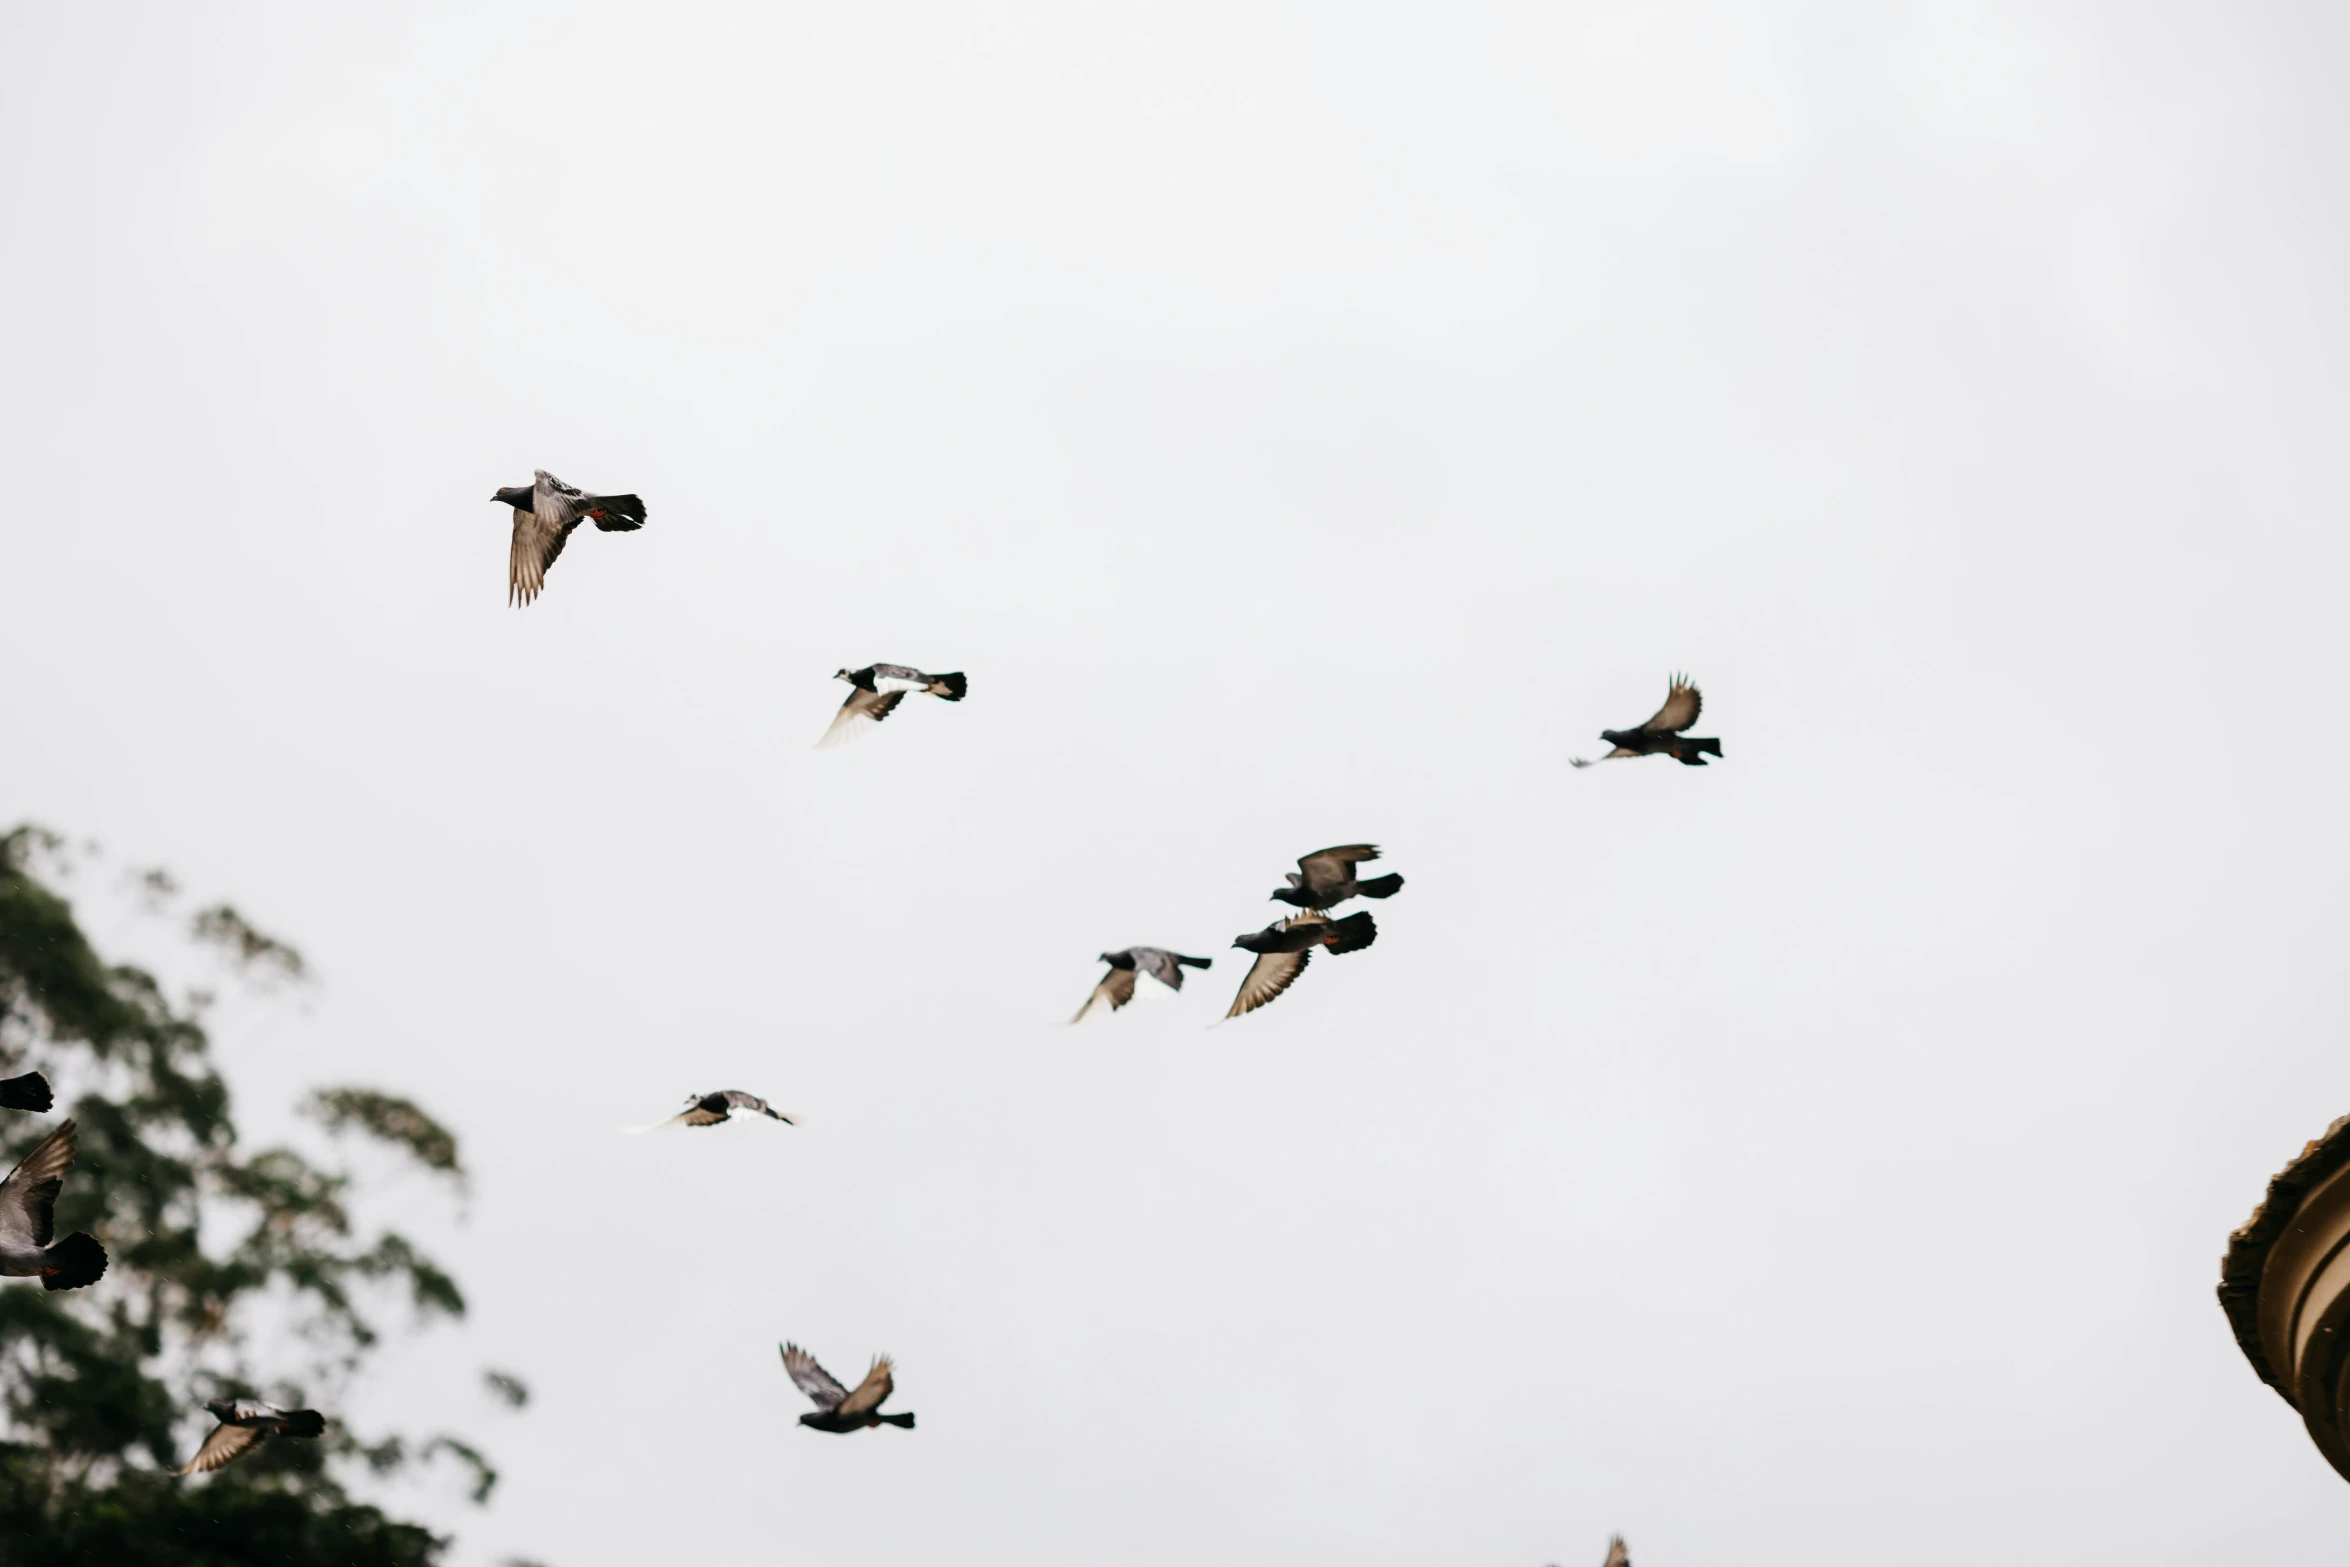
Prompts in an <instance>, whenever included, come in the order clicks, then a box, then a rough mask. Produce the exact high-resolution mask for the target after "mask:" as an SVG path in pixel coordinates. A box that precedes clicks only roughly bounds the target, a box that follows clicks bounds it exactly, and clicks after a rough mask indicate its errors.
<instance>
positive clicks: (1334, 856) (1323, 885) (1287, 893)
mask: <svg viewBox="0 0 2350 1567" xmlns="http://www.w3.org/2000/svg"><path fill="white" fill-rule="evenodd" d="M1377 858H1379V851H1378V850H1377V849H1376V848H1374V847H1372V846H1371V845H1370V844H1367V843H1348V844H1341V845H1340V846H1339V847H1337V848H1335V849H1317V850H1315V851H1314V852H1313V853H1311V854H1309V855H1307V856H1306V857H1305V858H1304V859H1302V860H1299V861H1298V862H1297V869H1296V870H1295V871H1293V872H1291V873H1290V876H1289V885H1288V886H1286V887H1276V888H1274V889H1273V896H1274V897H1276V898H1279V899H1280V900H1281V901H1282V902H1283V903H1289V904H1294V905H1296V906H1297V907H1298V908H1301V909H1327V908H1330V907H1332V906H1334V905H1336V904H1340V903H1344V902H1345V901H1346V900H1347V899H1349V898H1352V897H1355V896H1357V895H1358V894H1359V895H1360V896H1362V897H1366V898H1392V897H1394V896H1395V895H1396V894H1397V893H1399V892H1401V891H1403V878H1402V877H1401V876H1374V877H1372V878H1371V879H1370V880H1369V881H1357V880H1355V867H1356V866H1357V865H1359V864H1361V863H1362V862H1363V861H1365V860H1375V859H1377Z"/></svg>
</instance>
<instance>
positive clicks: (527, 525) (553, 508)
mask: <svg viewBox="0 0 2350 1567" xmlns="http://www.w3.org/2000/svg"><path fill="white" fill-rule="evenodd" d="M532 472H533V474H534V478H533V481H532V482H531V483H529V484H512V485H508V486H507V487H506V488H504V489H502V490H500V491H499V492H498V493H497V494H495V495H493V496H491V497H490V499H491V500H492V501H493V502H496V503H499V504H501V505H506V506H511V507H513V508H514V543H513V545H512V546H511V547H510V548H509V549H508V551H507V553H506V602H507V603H508V604H524V605H527V604H528V603H530V601H531V600H532V599H535V598H537V597H538V596H539V590H540V589H541V588H543V587H545V586H546V583H547V573H548V572H549V571H551V570H553V569H554V565H555V557H556V556H558V555H560V554H562V553H563V546H564V545H566V544H568V543H570V542H571V534H572V531H573V530H574V529H576V528H577V527H578V526H579V525H580V524H581V523H583V522H591V521H592V522H593V523H595V525H596V527H597V528H598V529H600V530H602V531H603V532H605V533H634V532H635V531H636V530H637V529H639V528H641V527H643V526H644V525H645V503H644V502H643V501H640V500H638V499H637V498H636V497H635V496H633V495H590V494H588V493H587V492H586V491H585V490H582V489H580V488H579V487H578V486H577V485H573V484H565V483H564V482H563V481H562V480H561V479H558V478H556V477H555V476H554V475H553V474H551V473H549V472H547V470H546V469H544V468H538V469H534V470H532Z"/></svg>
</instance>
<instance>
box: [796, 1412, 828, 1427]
mask: <svg viewBox="0 0 2350 1567" xmlns="http://www.w3.org/2000/svg"><path fill="white" fill-rule="evenodd" d="M823 1418H824V1417H823V1416H822V1415H821V1414H817V1413H809V1414H805V1415H802V1416H800V1424H801V1425H804V1426H812V1425H814V1424H815V1423H816V1422H817V1421H819V1420H821V1419H823Z"/></svg>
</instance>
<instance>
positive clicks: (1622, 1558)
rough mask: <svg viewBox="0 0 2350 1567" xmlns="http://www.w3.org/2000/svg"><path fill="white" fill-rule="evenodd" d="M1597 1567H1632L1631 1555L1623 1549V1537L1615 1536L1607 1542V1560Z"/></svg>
mask: <svg viewBox="0 0 2350 1567" xmlns="http://www.w3.org/2000/svg"><path fill="white" fill-rule="evenodd" d="M1599 1567H1632V1553H1631V1552H1630V1551H1627V1550H1625V1549H1624V1537H1623V1536H1622V1535H1620V1534H1619V1535H1616V1536H1615V1537H1614V1538H1612V1539H1610V1540H1609V1541H1608V1542H1607V1560H1606V1561H1604V1562H1601V1563H1600V1564H1599Z"/></svg>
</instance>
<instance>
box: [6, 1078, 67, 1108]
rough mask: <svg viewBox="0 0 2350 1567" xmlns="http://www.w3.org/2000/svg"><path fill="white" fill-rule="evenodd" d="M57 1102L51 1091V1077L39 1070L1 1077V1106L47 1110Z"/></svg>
mask: <svg viewBox="0 0 2350 1567" xmlns="http://www.w3.org/2000/svg"><path fill="white" fill-rule="evenodd" d="M56 1102H57V1097H56V1095H54V1094H52V1093H50V1092H49V1079H47V1078H45V1077H43V1076H42V1075H41V1074H40V1073H38V1072H27V1073H26V1074H25V1075H24V1076H22V1077H11V1078H0V1107H4V1108H6V1109H10V1110H46V1109H48V1108H49V1107H50V1106H51V1105H53V1104H55V1103H56Z"/></svg>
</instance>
